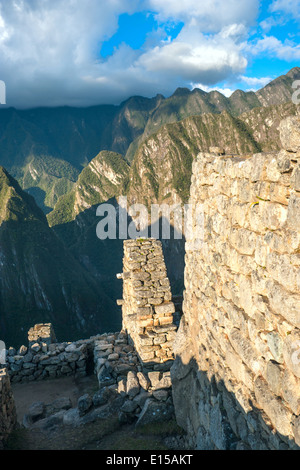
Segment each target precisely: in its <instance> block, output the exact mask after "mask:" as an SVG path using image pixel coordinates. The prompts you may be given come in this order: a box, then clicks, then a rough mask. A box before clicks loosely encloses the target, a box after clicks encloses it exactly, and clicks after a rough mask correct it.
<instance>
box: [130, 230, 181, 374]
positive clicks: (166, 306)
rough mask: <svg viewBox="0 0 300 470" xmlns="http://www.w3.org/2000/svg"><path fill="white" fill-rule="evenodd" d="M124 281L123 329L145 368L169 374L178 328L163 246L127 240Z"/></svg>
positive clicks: (153, 240) (145, 240) (150, 241)
mask: <svg viewBox="0 0 300 470" xmlns="http://www.w3.org/2000/svg"><path fill="white" fill-rule="evenodd" d="M121 277H122V278H123V300H122V302H121V303H122V317H123V329H124V330H125V331H126V332H127V333H128V334H129V336H130V338H131V340H132V343H133V344H134V346H135V348H136V350H137V353H138V356H139V358H140V361H141V362H142V363H143V365H144V366H146V365H147V366H148V368H150V369H152V368H154V370H159V369H164V370H168V369H169V368H170V366H171V364H172V361H173V359H174V355H173V341H174V338H175V336H176V330H177V326H176V324H175V323H174V317H173V315H174V313H175V306H174V303H173V302H172V294H171V289H170V282H169V279H168V277H167V271H166V266H165V262H164V257H163V252H162V246H161V242H160V241H159V240H155V239H140V240H126V241H125V242H124V258H123V274H122V275H121Z"/></svg>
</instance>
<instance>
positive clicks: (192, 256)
mask: <svg viewBox="0 0 300 470" xmlns="http://www.w3.org/2000/svg"><path fill="white" fill-rule="evenodd" d="M280 131H281V140H282V144H283V150H282V151H281V152H279V154H257V155H253V156H251V157H250V156H249V157H233V156H218V157H216V156H213V155H211V154H200V155H199V156H198V158H197V160H196V161H195V162H194V164H193V176H192V185H191V198H190V203H191V204H192V208H193V211H196V207H197V205H198V207H199V204H203V206H202V210H203V214H204V218H203V224H204V226H203V229H204V230H203V233H202V235H201V238H202V239H201V243H200V245H197V243H189V244H187V245H186V258H185V262H186V268H185V289H186V290H185V293H184V303H183V312H184V314H183V317H182V320H181V323H180V327H179V331H178V334H177V337H176V340H175V344H174V351H175V355H176V359H175V362H174V365H173V366H172V368H171V376H172V385H173V399H174V405H175V411H176V416H177V421H178V424H179V425H181V426H182V427H183V428H184V429H186V430H187V432H188V435H189V439H190V446H191V447H194V448H197V449H290V448H292V449H295V448H299V447H298V446H300V416H299V415H300V120H299V118H291V119H288V120H286V121H285V122H283V123H282V124H281V127H280ZM194 236H195V237H198V236H199V233H198V234H197V233H196V232H195V233H194ZM192 241H193V240H192ZM197 248H198V249H197Z"/></svg>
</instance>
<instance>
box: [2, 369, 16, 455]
mask: <svg viewBox="0 0 300 470" xmlns="http://www.w3.org/2000/svg"><path fill="white" fill-rule="evenodd" d="M16 424H17V414H16V408H15V402H14V398H13V394H12V391H11V386H10V379H9V375H8V373H7V370H6V368H3V369H0V449H1V446H2V445H3V443H4V442H5V441H6V439H7V437H8V436H9V434H10V433H11V432H12V431H13V430H14V428H15V426H16Z"/></svg>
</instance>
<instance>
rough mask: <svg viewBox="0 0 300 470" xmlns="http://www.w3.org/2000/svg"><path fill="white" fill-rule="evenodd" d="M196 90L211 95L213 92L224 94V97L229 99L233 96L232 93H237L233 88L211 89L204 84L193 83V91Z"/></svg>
mask: <svg viewBox="0 0 300 470" xmlns="http://www.w3.org/2000/svg"><path fill="white" fill-rule="evenodd" d="M195 88H199V89H200V90H202V91H206V93H210V92H212V91H218V92H219V93H222V95H224V96H226V97H227V98H229V97H230V96H231V95H232V93H233V92H234V91H235V90H233V89H231V88H222V87H209V86H207V85H203V84H202V83H193V84H192V89H193V90H194V89H195Z"/></svg>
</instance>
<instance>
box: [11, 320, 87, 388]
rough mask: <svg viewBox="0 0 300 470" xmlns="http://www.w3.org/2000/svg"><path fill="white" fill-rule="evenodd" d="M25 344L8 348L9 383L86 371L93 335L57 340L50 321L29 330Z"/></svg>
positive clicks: (80, 375)
mask: <svg viewBox="0 0 300 470" xmlns="http://www.w3.org/2000/svg"><path fill="white" fill-rule="evenodd" d="M28 343H29V344H28V346H24V345H23V346H21V347H20V348H19V349H18V350H16V349H15V348H12V347H11V348H9V349H8V351H7V354H6V360H7V369H8V372H9V375H10V379H11V382H12V383H17V382H21V383H24V382H31V381H34V380H44V379H48V378H56V377H61V376H71V375H74V376H77V377H82V376H85V375H86V371H87V364H88V361H89V357H90V356H92V354H93V339H92V338H91V339H88V340H79V341H76V342H74V343H70V342H63V343H57V342H56V337H55V333H54V330H53V327H52V325H51V323H47V324H37V325H35V326H34V327H33V328H31V329H30V330H29V332H28Z"/></svg>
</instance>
